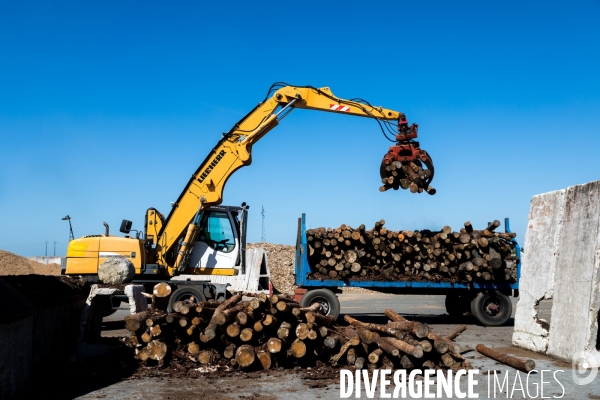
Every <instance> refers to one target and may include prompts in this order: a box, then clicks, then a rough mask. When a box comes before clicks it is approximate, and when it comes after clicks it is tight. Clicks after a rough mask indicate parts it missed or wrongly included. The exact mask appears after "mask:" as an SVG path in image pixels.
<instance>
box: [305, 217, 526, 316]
mask: <svg viewBox="0 0 600 400" xmlns="http://www.w3.org/2000/svg"><path fill="white" fill-rule="evenodd" d="M504 227H505V231H506V232H507V233H508V232H510V223H509V219H508V218H505V220H504ZM513 244H514V246H515V249H516V256H517V260H516V262H517V280H516V282H514V283H499V282H471V283H468V284H467V283H458V282H457V283H453V282H416V281H412V282H411V281H406V282H402V281H362V280H342V279H324V280H319V279H309V278H308V275H309V273H311V272H313V271H312V270H311V267H310V265H309V263H308V257H307V254H308V246H307V240H306V215H305V214H302V218H299V219H298V237H297V241H296V259H295V277H296V279H295V283H296V285H297V286H298V288H300V289H305V290H307V291H306V293H304V294H303V296H302V298H301V300H300V304H301V305H302V306H303V307H308V306H309V305H311V304H313V303H315V302H319V303H321V304H322V306H323V311H324V312H325V313H327V314H328V315H332V316H333V317H334V318H337V317H338V316H339V313H340V303H339V300H338V298H337V295H336V293H340V292H341V288H345V287H359V288H365V289H370V290H375V291H378V292H382V293H393V294H427V295H432V294H435V295H446V310H447V311H448V314H450V315H452V316H460V315H464V314H465V313H471V314H472V315H473V316H474V317H475V318H476V319H477V320H478V321H479V322H481V323H482V324H483V325H486V326H498V325H503V324H504V323H506V321H507V320H508V319H509V318H510V315H511V312H512V303H511V301H510V298H509V296H513V297H518V296H519V278H520V275H521V259H520V254H521V250H520V247H519V244H518V243H517V242H516V241H515V240H513Z"/></svg>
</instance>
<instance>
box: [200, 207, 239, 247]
mask: <svg viewBox="0 0 600 400" xmlns="http://www.w3.org/2000/svg"><path fill="white" fill-rule="evenodd" d="M201 226H202V229H201V231H200V236H199V238H198V240H200V241H202V242H205V243H206V244H208V245H209V246H210V247H211V248H213V249H215V250H217V251H222V252H224V253H230V252H232V251H233V249H234V248H235V236H234V234H233V229H232V227H231V221H230V220H229V217H228V215H227V213H226V212H222V211H211V212H209V213H208V215H206V216H204V218H203V222H202V225H201Z"/></svg>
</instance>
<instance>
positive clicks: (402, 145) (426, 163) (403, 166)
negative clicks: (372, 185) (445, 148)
mask: <svg viewBox="0 0 600 400" xmlns="http://www.w3.org/2000/svg"><path fill="white" fill-rule="evenodd" d="M418 130H419V125H417V124H414V123H413V124H412V125H410V126H409V125H408V121H407V120H406V116H405V115H403V114H402V115H400V118H399V119H398V134H397V135H396V141H397V142H396V144H395V145H394V146H390V149H389V150H388V152H387V153H386V154H385V156H383V160H382V161H381V168H380V174H381V182H382V183H383V186H381V187H380V188H379V191H381V192H385V191H386V190H388V189H394V190H398V189H400V188H402V189H409V190H410V191H411V193H422V192H423V191H425V192H427V193H428V194H431V195H433V194H435V189H434V188H433V187H431V186H430V185H429V184H430V183H431V181H432V180H433V173H434V169H433V161H432V160H431V157H430V156H429V154H427V152H426V151H425V150H422V149H421V148H420V147H419V142H417V141H415V140H414V139H416V138H417V137H418V133H417V132H418Z"/></svg>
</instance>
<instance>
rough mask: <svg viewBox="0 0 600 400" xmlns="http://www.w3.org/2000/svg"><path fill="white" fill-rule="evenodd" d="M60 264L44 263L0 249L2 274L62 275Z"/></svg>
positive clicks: (0, 272) (0, 274) (0, 269)
mask: <svg viewBox="0 0 600 400" xmlns="http://www.w3.org/2000/svg"><path fill="white" fill-rule="evenodd" d="M60 268H61V267H60V265H59V264H42V263H39V262H37V261H33V260H29V259H27V258H25V257H22V256H20V255H17V254H14V253H11V252H9V251H4V250H0V276H7V275H53V276H58V275H60Z"/></svg>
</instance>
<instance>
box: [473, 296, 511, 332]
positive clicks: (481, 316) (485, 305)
mask: <svg viewBox="0 0 600 400" xmlns="http://www.w3.org/2000/svg"><path fill="white" fill-rule="evenodd" d="M471 314H473V316H474V317H475V318H476V319H477V320H478V321H479V322H480V323H482V324H483V325H485V326H500V325H504V324H505V323H506V321H508V319H509V318H510V315H511V314H512V302H511V301H510V298H509V297H508V296H506V295H504V294H502V293H500V292H496V291H489V292H480V293H478V294H477V296H475V298H474V299H473V300H472V301H471Z"/></svg>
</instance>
